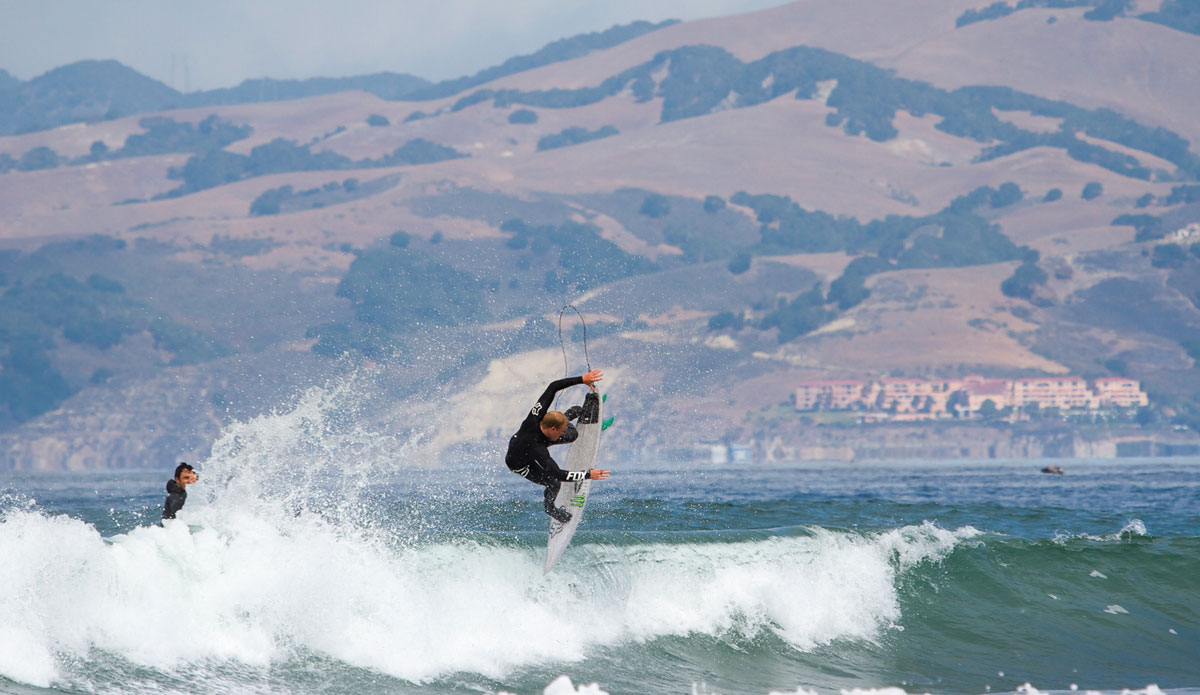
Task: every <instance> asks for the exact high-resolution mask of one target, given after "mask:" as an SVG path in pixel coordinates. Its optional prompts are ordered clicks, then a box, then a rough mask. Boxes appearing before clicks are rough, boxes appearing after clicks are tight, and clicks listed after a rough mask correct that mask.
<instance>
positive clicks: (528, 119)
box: [508, 109, 538, 125]
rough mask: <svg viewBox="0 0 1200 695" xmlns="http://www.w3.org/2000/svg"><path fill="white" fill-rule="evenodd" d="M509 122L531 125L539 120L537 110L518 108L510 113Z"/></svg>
mask: <svg viewBox="0 0 1200 695" xmlns="http://www.w3.org/2000/svg"><path fill="white" fill-rule="evenodd" d="M508 122H509V123H513V124H517V125H529V124H531V123H537V122H538V115H537V112H535V111H532V110H530V109H517V110H516V111H513V112H512V113H510V114H508Z"/></svg>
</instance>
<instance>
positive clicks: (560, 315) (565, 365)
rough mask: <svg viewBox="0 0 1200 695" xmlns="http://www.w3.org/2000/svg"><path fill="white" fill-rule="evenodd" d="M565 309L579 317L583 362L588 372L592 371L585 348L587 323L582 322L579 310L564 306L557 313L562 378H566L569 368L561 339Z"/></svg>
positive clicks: (564, 346)
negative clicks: (561, 356) (561, 357)
mask: <svg viewBox="0 0 1200 695" xmlns="http://www.w3.org/2000/svg"><path fill="white" fill-rule="evenodd" d="M567 309H570V310H571V311H574V312H575V315H576V316H578V317H579V324H580V325H581V326H583V361H584V363H585V364H587V368H588V371H589V372H590V371H592V359H591V358H590V357H588V348H587V321H584V320H583V314H581V313H579V309H577V308H576V307H575V305H574V304H565V305H563V308H562V309H560V310H559V312H558V346H559V347H560V348H561V349H562V355H563V376H568V374H567V370H569V369H570V368H571V365H570V364H569V363H568V362H567V343H566V340H565V339H564V338H563V315H564V314H566V313H567Z"/></svg>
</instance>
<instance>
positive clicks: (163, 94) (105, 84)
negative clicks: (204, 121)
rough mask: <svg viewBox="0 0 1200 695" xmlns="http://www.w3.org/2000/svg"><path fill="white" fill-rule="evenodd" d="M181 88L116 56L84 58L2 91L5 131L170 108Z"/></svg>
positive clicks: (0, 119)
mask: <svg viewBox="0 0 1200 695" xmlns="http://www.w3.org/2000/svg"><path fill="white" fill-rule="evenodd" d="M178 99H179V92H177V91H175V90H174V89H171V88H170V87H168V86H167V85H165V84H163V83H161V82H159V81H157V80H152V79H150V78H149V77H146V76H145V75H142V74H141V73H139V72H137V71H136V70H133V69H131V68H128V67H125V66H124V65H122V64H120V63H118V62H117V61H115V60H84V61H80V62H78V63H72V64H71V65H66V66H63V67H61V68H55V69H54V70H51V71H49V72H47V73H46V74H44V75H40V76H38V77H35V78H33V79H32V80H29V81H28V82H22V83H20V84H18V85H16V86H13V87H10V89H8V90H7V91H6V92H5V93H3V94H0V133H3V134H11V133H23V132H29V131H33V130H45V129H47V128H55V127H58V126H60V125H66V124H67V123H78V122H81V121H101V120H111V119H114V118H120V117H121V116H128V115H132V114H137V113H146V112H149V111H157V110H160V109H164V108H169V107H170V106H172V105H174V104H175V103H176V102H177V101H178Z"/></svg>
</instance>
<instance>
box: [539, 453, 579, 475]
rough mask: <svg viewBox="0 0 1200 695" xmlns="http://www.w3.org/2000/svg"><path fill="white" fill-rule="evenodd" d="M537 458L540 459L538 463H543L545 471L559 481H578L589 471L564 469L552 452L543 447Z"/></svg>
mask: <svg viewBox="0 0 1200 695" xmlns="http://www.w3.org/2000/svg"><path fill="white" fill-rule="evenodd" d="M536 458H537V459H538V464H540V465H541V467H542V470H543V471H545V472H546V473H547V474H548V475H549V476H550V477H551V478H554V479H555V480H557V481H559V482H567V481H571V482H576V481H579V480H583V479H584V478H586V477H587V474H588V472H587V471H564V470H563V469H561V468H559V467H558V463H556V462H555V461H554V457H553V456H551V455H550V452H548V451H546V450H545V449H543V450H542V453H539V454H538V455H537V457H536Z"/></svg>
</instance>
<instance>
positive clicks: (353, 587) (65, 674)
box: [0, 393, 1200, 695]
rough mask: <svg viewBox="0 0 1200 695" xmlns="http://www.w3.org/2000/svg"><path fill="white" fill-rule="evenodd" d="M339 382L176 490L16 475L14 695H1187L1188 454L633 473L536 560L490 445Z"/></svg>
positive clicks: (600, 489) (6, 622)
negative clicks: (436, 434)
mask: <svg viewBox="0 0 1200 695" xmlns="http://www.w3.org/2000/svg"><path fill="white" fill-rule="evenodd" d="M410 451H411V447H410V446H409V445H408V443H406V442H401V441H396V440H395V439H391V438H387V437H380V436H376V435H373V434H371V433H370V432H368V431H364V430H362V429H360V428H359V427H357V426H356V425H355V424H354V422H353V418H352V417H348V416H347V414H346V411H344V410H342V409H340V408H339V407H338V406H337V404H336V398H333V399H331V397H330V396H329V394H324V393H314V394H310V396H309V397H308V398H307V399H305V400H304V401H303V402H301V403H300V404H298V405H297V406H296V408H295V409H293V410H289V411H288V412H284V413H280V414H274V415H270V416H264V417H262V418H259V419H257V420H254V421H252V422H247V423H242V424H239V425H237V426H234V427H231V428H230V429H229V430H228V431H227V432H226V433H225V436H224V437H222V439H221V440H220V441H219V442H218V443H217V445H216V446H215V447H214V451H213V455H212V457H211V458H210V459H209V460H207V461H202V462H199V465H198V469H199V471H200V475H201V480H200V482H199V483H198V484H196V485H195V486H193V487H191V488H190V490H191V492H190V495H189V499H188V503H187V506H186V507H185V508H184V510H183V512H182V513H181V514H180V518H179V519H178V520H176V521H175V522H167V524H166V525H165V527H160V526H158V525H157V523H156V522H157V519H158V516H159V513H160V509H161V505H162V501H163V497H164V491H163V486H164V484H165V482H166V479H167V478H168V477H169V473H168V472H163V471H158V472H119V473H118V472H113V473H71V474H36V475H35V474H13V473H4V474H0V692H4V693H156V694H163V693H199V694H206V693H213V694H216V693H321V694H326V693H327V694H330V695H333V694H340V693H364V694H367V693H369V694H376V693H378V694H386V693H406V694H407V693H414V694H420V695H424V694H431V695H432V694H442V693H514V694H517V695H525V694H537V693H547V694H549V695H571V694H576V693H578V694H581V695H582V694H590V695H597V694H599V693H611V694H613V695H616V694H624V693H630V694H658V693H682V694H693V695H699V694H716V693H752V694H755V695H768V694H769V693H781V694H788V695H793V694H803V695H811V694H812V693H838V692H847V693H860V692H862V693H877V694H884V695H902V694H903V693H962V694H971V695H975V694H982V693H1002V692H1010V693H1012V692H1022V693H1027V694H1030V695H1036V694H1039V693H1047V692H1050V693H1071V692H1075V691H1084V692H1087V691H1100V692H1104V693H1120V692H1124V691H1126V690H1129V691H1136V692H1142V693H1146V695H1159V693H1174V694H1178V695H1183V694H1187V695H1195V694H1197V693H1200V533H1198V529H1200V461H1197V460H1181V459H1169V460H1168V459H1160V460H1118V461H1056V462H1055V463H1056V464H1057V465H1061V466H1063V467H1064V468H1065V469H1066V474H1065V475H1062V476H1052V475H1044V474H1041V473H1040V472H1039V468H1040V466H1041V465H1042V464H1041V463H1039V462H1030V461H1013V462H969V461H962V462H936V463H935V462H912V461H909V462H879V463H870V464H807V465H799V464H795V465H763V464H750V465H727V466H720V467H717V466H704V467H680V466H674V467H667V466H659V465H655V464H653V463H651V462H628V463H621V462H616V463H613V464H612V465H611V467H612V468H613V470H614V474H613V477H612V478H611V479H610V480H608V481H604V482H602V483H596V484H595V485H594V486H593V494H592V498H591V500H590V501H589V504H588V507H587V511H586V516H585V519H584V522H583V525H582V526H581V528H580V531H579V533H578V534H577V535H576V537H575V540H574V542H573V544H572V546H571V547H570V548H569V549H568V551H567V553H566V555H565V556H564V557H563V560H562V561H561V562H560V563H559V565H558V567H557V568H556V569H555V571H554V572H552V573H551V574H550V575H549V576H543V575H542V571H541V567H542V561H543V557H544V552H545V540H546V528H547V524H548V519H547V517H546V516H545V514H544V513H543V512H542V511H541V508H540V507H541V490H540V488H537V487H536V486H534V485H531V484H529V483H528V482H526V481H524V480H522V479H520V478H518V477H516V476H514V475H512V474H511V473H508V472H507V470H506V469H504V467H503V465H502V464H501V463H500V453H499V452H495V454H494V455H481V456H480V457H479V458H478V460H470V461H457V462H454V464H453V465H445V466H440V467H438V466H434V467H431V466H421V465H417V462H415V461H412V460H409V459H410V458H415V457H413V456H409V455H408V452H410Z"/></svg>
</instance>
